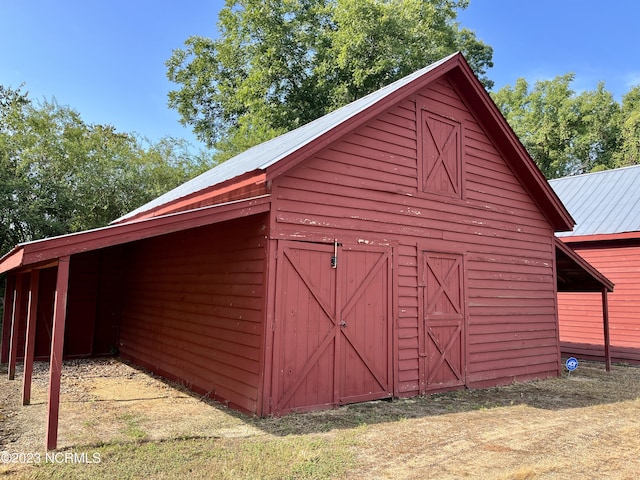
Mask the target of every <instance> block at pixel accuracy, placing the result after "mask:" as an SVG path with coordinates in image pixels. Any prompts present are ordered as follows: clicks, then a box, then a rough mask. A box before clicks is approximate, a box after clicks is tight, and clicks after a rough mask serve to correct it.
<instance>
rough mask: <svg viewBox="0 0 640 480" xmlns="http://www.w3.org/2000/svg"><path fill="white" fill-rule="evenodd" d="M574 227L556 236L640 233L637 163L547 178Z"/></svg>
mask: <svg viewBox="0 0 640 480" xmlns="http://www.w3.org/2000/svg"><path fill="white" fill-rule="evenodd" d="M549 184H550V185H551V187H552V188H553V189H554V191H555V192H556V194H558V196H559V197H560V199H561V200H562V202H563V203H564V204H565V206H566V207H567V209H568V210H569V212H570V213H571V215H572V216H573V218H575V220H576V226H575V228H574V229H573V231H571V232H562V233H558V234H557V235H558V236H559V237H583V236H587V235H607V234H622V233H627V232H640V165H636V166H632V167H625V168H618V169H615V170H604V171H602V172H596V173H586V174H583V175H575V176H571V177H563V178H558V179H555V180H550V181H549Z"/></svg>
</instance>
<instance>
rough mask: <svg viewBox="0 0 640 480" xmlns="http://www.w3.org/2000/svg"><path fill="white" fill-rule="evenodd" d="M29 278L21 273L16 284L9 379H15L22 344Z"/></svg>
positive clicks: (10, 343)
mask: <svg viewBox="0 0 640 480" xmlns="http://www.w3.org/2000/svg"><path fill="white" fill-rule="evenodd" d="M28 279H29V277H28V275H26V274H24V273H21V274H18V276H17V278H16V286H15V291H14V300H13V302H12V303H13V313H12V315H11V338H10V341H9V368H8V376H9V380H13V379H15V376H16V362H17V359H18V348H19V345H20V333H21V327H22V324H23V323H24V320H25V319H24V315H25V301H26V298H27V291H26V290H27V288H26V285H25V281H27V280H28Z"/></svg>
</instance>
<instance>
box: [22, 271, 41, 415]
mask: <svg viewBox="0 0 640 480" xmlns="http://www.w3.org/2000/svg"><path fill="white" fill-rule="evenodd" d="M39 284H40V270H37V269H36V270H33V271H32V272H31V283H30V286H29V306H28V309H27V334H26V339H25V342H24V375H23V376H22V405H29V403H30V402H31V376H32V373H33V356H34V348H35V343H36V319H37V318H38V289H39Z"/></svg>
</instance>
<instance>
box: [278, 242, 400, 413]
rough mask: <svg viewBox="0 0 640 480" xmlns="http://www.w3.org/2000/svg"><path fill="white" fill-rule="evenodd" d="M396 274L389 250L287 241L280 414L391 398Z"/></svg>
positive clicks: (281, 277) (281, 280)
mask: <svg viewBox="0 0 640 480" xmlns="http://www.w3.org/2000/svg"><path fill="white" fill-rule="evenodd" d="M336 252H337V265H336V268H333V267H332V257H334V256H336ZM389 275H390V254H389V252H388V251H386V250H381V249H378V250H375V249H368V248H367V249H364V248H360V247H358V248H343V247H335V246H333V245H325V244H313V243H302V242H289V241H283V242H280V246H279V251H278V282H277V287H276V288H277V299H276V333H275V337H274V366H275V368H274V378H273V384H272V385H273V387H272V388H273V400H272V403H273V407H272V408H273V411H274V413H285V412H287V411H291V410H298V411H300V410H309V409H314V408H319V407H322V406H326V405H336V404H341V403H350V402H355V401H362V400H368V399H374V398H382V397H386V396H390V395H391V373H390V367H391V365H392V363H391V361H390V357H389V355H390V338H391V335H390V327H391V322H390V318H391V316H390V299H389V294H390V288H389V287H390V281H389Z"/></svg>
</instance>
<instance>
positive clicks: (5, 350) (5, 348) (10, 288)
mask: <svg viewBox="0 0 640 480" xmlns="http://www.w3.org/2000/svg"><path fill="white" fill-rule="evenodd" d="M15 282H16V276H15V274H14V275H11V274H10V275H7V280H6V282H5V287H4V311H3V312H2V343H1V344H0V363H8V362H9V340H10V339H11V317H12V315H13V303H14V302H13V299H14V289H15Z"/></svg>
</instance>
